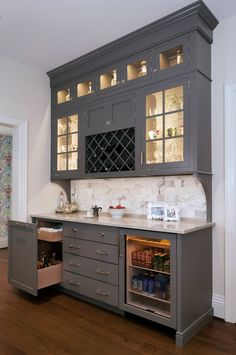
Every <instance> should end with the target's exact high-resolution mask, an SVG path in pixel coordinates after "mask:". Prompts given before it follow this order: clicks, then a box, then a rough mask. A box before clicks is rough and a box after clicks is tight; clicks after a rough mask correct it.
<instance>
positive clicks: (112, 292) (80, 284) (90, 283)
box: [63, 271, 118, 307]
mask: <svg viewBox="0 0 236 355" xmlns="http://www.w3.org/2000/svg"><path fill="white" fill-rule="evenodd" d="M63 287H64V288H65V289H67V290H71V291H74V292H77V293H79V294H81V295H84V296H87V297H90V298H93V299H95V300H97V301H100V302H103V303H106V304H110V305H112V306H115V307H118V287H117V286H114V285H109V284H106V283H104V282H101V281H97V280H93V279H90V278H88V277H85V276H81V275H77V274H73V273H71V272H67V271H64V272H63Z"/></svg>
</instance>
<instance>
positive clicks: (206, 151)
mask: <svg viewBox="0 0 236 355" xmlns="http://www.w3.org/2000/svg"><path fill="white" fill-rule="evenodd" d="M196 85H197V89H198V92H197V117H196V120H197V131H198V132H197V137H198V142H197V166H198V171H200V172H206V173H211V82H210V80H208V79H207V78H205V77H204V76H203V75H201V74H197V76H196Z"/></svg>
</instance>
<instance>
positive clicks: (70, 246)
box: [69, 244, 80, 249]
mask: <svg viewBox="0 0 236 355" xmlns="http://www.w3.org/2000/svg"><path fill="white" fill-rule="evenodd" d="M69 248H71V249H80V247H79V246H76V245H73V244H70V245H69Z"/></svg>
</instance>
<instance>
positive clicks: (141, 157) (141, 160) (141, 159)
mask: <svg viewBox="0 0 236 355" xmlns="http://www.w3.org/2000/svg"><path fill="white" fill-rule="evenodd" d="M140 164H141V165H143V152H141V155H140Z"/></svg>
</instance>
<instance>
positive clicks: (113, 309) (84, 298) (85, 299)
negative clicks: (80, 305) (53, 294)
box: [60, 286, 125, 316]
mask: <svg viewBox="0 0 236 355" xmlns="http://www.w3.org/2000/svg"><path fill="white" fill-rule="evenodd" d="M60 290H61V291H62V292H64V293H65V294H67V295H69V296H72V297H75V298H77V299H79V300H81V301H83V302H87V303H90V304H93V305H95V306H98V307H101V308H104V309H106V310H108V311H111V312H113V313H117V314H120V315H122V316H124V315H125V312H124V311H122V310H120V309H119V308H116V307H114V306H111V305H109V304H106V303H103V302H99V301H97V300H95V299H93V298H90V297H87V296H83V295H80V294H78V293H77V292H73V291H71V290H66V289H65V288H63V286H61V287H60Z"/></svg>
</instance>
